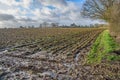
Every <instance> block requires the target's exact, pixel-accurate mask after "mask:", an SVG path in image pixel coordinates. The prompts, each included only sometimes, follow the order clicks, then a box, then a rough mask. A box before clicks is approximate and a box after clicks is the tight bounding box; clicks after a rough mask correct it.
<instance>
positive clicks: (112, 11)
mask: <svg viewBox="0 0 120 80" xmlns="http://www.w3.org/2000/svg"><path fill="white" fill-rule="evenodd" d="M82 14H83V15H84V16H85V17H90V18H94V19H103V20H105V21H107V22H108V23H109V24H110V30H111V31H113V29H114V31H113V32H115V31H119V32H120V0H86V1H85V3H84V4H83V8H82ZM113 25H115V26H114V27H113Z"/></svg>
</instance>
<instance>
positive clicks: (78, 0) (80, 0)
mask: <svg viewBox="0 0 120 80" xmlns="http://www.w3.org/2000/svg"><path fill="white" fill-rule="evenodd" d="M67 1H72V2H83V1H85V0H67Z"/></svg>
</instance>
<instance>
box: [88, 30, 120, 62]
mask: <svg viewBox="0 0 120 80" xmlns="http://www.w3.org/2000/svg"><path fill="white" fill-rule="evenodd" d="M117 49H119V45H118V44H117V43H116V42H115V41H114V39H113V38H112V37H111V36H110V34H109V31H108V30H105V31H104V32H103V33H101V34H100V35H99V37H98V38H97V40H96V41H95V43H94V44H93V47H92V49H91V51H90V53H89V54H88V56H87V63H95V64H99V63H101V61H102V60H107V61H113V60H120V55H116V54H112V52H113V51H115V50H117Z"/></svg>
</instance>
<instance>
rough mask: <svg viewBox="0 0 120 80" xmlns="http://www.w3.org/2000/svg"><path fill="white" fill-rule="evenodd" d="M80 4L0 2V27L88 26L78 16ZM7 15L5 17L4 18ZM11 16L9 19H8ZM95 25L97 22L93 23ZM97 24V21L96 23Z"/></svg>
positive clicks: (58, 0)
mask: <svg viewBox="0 0 120 80" xmlns="http://www.w3.org/2000/svg"><path fill="white" fill-rule="evenodd" d="M80 8H81V3H79V4H78V3H75V2H71V1H66V0H19V1H18V2H17V1H15V0H0V14H1V15H2V17H1V18H0V27H18V26H20V25H25V26H27V25H35V26H37V25H39V24H40V23H41V22H45V21H46V22H58V23H60V24H71V23H73V22H74V23H76V24H83V25H85V24H89V23H90V22H91V21H90V20H89V19H83V18H82V17H81V15H80ZM4 15H7V16H8V17H7V16H4ZM10 15H11V17H10ZM12 16H13V17H14V19H13V18H12ZM93 22H94V23H97V21H96V22H95V21H93ZM98 22H99V21H98Z"/></svg>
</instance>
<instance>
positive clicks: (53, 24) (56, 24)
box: [51, 23, 59, 27]
mask: <svg viewBox="0 0 120 80" xmlns="http://www.w3.org/2000/svg"><path fill="white" fill-rule="evenodd" d="M58 25H59V23H51V26H52V27H58Z"/></svg>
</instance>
